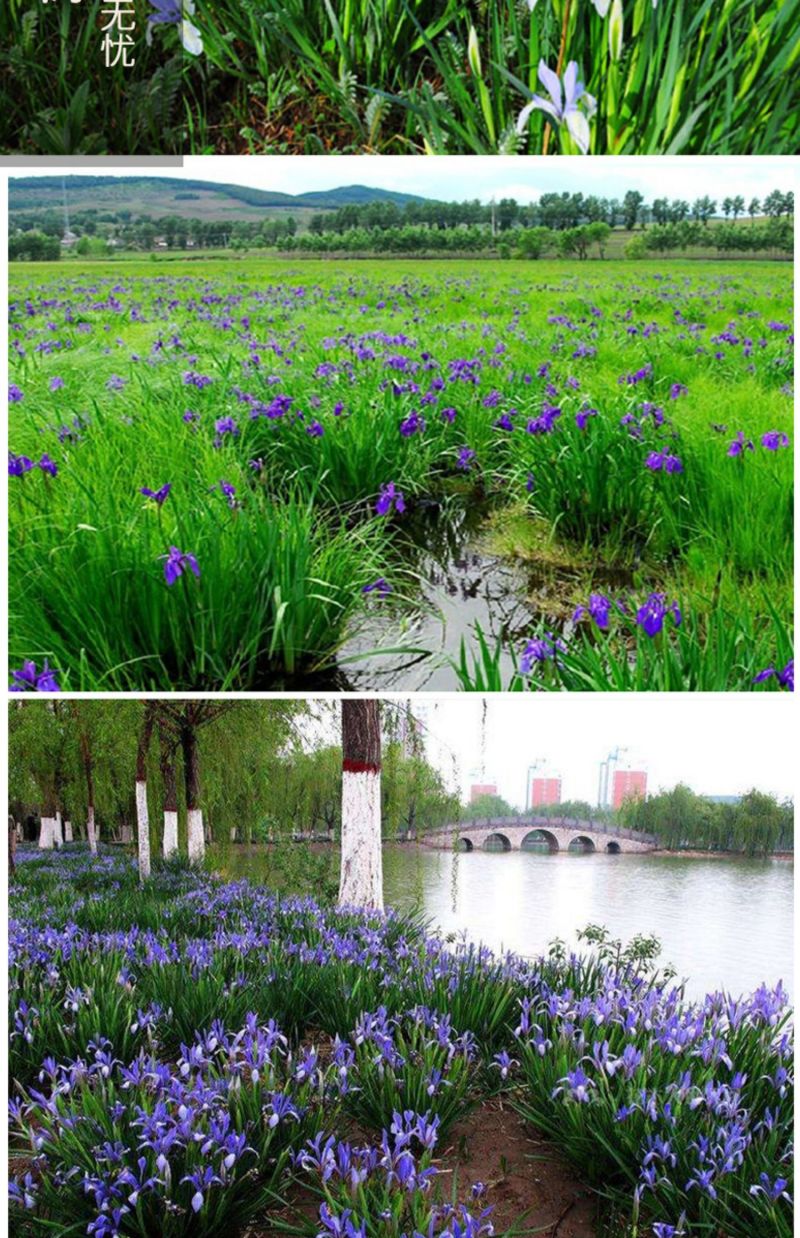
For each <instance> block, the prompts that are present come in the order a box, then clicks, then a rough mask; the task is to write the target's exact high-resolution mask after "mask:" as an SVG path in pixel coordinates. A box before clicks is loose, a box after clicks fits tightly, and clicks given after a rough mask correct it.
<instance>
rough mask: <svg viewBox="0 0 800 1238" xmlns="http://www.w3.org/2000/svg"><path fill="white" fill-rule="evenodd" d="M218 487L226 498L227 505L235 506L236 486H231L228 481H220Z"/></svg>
mask: <svg viewBox="0 0 800 1238" xmlns="http://www.w3.org/2000/svg"><path fill="white" fill-rule="evenodd" d="M219 488H220V490H221V491H222V493H223V494H224V495H225V498H226V499H227V500H228V507H235V506H236V487H235V486H232V485H231V483H230V482H229V481H221V482H220V483H219Z"/></svg>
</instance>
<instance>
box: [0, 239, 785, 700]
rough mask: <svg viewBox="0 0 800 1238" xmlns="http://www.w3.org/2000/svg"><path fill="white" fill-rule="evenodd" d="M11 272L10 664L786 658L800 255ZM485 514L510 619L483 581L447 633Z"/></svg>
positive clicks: (774, 664)
mask: <svg viewBox="0 0 800 1238" xmlns="http://www.w3.org/2000/svg"><path fill="white" fill-rule="evenodd" d="M10 303H11V304H10V344H11V360H10V380H11V383H12V386H11V389H10V406H9V416H10V448H11V456H10V461H9V472H10V474H11V476H10V478H9V490H10V502H9V521H10V533H9V554H10V584H11V588H10V612H11V617H10V656H11V669H12V671H13V670H15V669H17V670H18V669H20V668H22V667H23V665H24V664H25V663H26V662H28V661H33V662H35V663H36V665H37V668H38V667H41V665H42V663H43V662H44V660H45V659H46V660H47V663H48V666H49V667H50V668H52V669H54V670H55V671H56V672H57V681H58V685H59V687H61V688H70V689H83V690H95V689H98V690H99V689H114V690H120V689H130V690H140V689H154V690H162V691H169V690H172V689H256V690H260V689H263V690H270V689H276V688H282V687H292V688H294V687H305V686H312V685H316V686H325V685H329V686H336V687H340V686H346V684H347V683H348V682H351V681H352V682H357V683H358V686H366V687H370V686H373V687H374V686H377V685H378V684H379V683H380V682H381V680H380V679H379V678H378V676H379V673H380V668H385V667H386V666H393V665H396V666H402V664H403V660H404V659H408V660H413V662H414V665H416V666H419V665H420V664H421V665H423V666H436V667H437V668H438V670H437V674H438V676H439V678H438V681H437V682H438V683H439V684H441V683H442V682H447V683H448V684H449V686H451V687H457V686H459V685H460V686H461V687H463V688H466V689H470V688H473V689H474V688H486V689H511V690H521V689H548V690H558V689H564V688H567V689H577V690H594V689H608V688H611V689H648V688H661V689H687V688H688V689H705V690H715V691H721V690H749V689H751V688H752V689H755V690H759V691H763V690H779V689H780V688H781V687H789V686H791V684H792V683H793V664H792V662H791V659H792V647H791V630H790V629H791V617H792V533H793V529H792V448H791V442H792V439H791V409H792V398H791V383H792V333H791V329H790V325H791V320H792V273H791V268H790V267H789V266H788V265H785V264H779V263H771V262H743V261H738V262H736V263H732V264H729V263H726V262H720V261H697V260H696V261H691V262H683V261H672V262H664V263H657V262H651V261H643V262H636V263H632V262H621V261H606V262H600V261H597V262H593V263H577V262H568V261H561V262H536V263H531V262H527V263H526V262H517V261H509V262H505V263H501V264H497V265H495V264H490V263H476V262H472V263H469V262H466V261H463V260H462V261H451V262H447V261H439V260H431V261H425V262H415V261H407V260H396V261H389V260H384V261H381V260H368V261H351V262H347V261H337V262H335V263H334V262H327V263H326V262H325V261H315V260H310V259H309V260H303V261H288V260H278V259H271V260H267V259H261V258H258V257H254V256H248V257H247V258H246V259H244V260H237V261H233V260H231V259H229V258H228V259H226V258H219V259H203V260H191V261H189V260H187V261H181V260H174V261H170V262H169V263H165V264H162V263H159V262H156V261H152V260H150V261H144V260H143V261H133V260H131V261H126V262H124V263H114V262H106V263H103V262H95V263H92V262H86V263H81V262H79V261H73V262H70V264H69V266H68V267H67V266H66V265H65V264H57V263H54V264H26V265H25V266H24V268H23V267H21V266H17V267H15V268H13V269H12V276H11V289H10ZM165 488H166V489H165ZM145 490H146V491H150V494H149V495H148V494H145V493H142V491H145ZM465 525H468V526H469V528H470V537H471V538H472V539H473V541H472V542H471V543H470V545H469V546H468V547H467V551H469V553H472V550H473V549H474V548H475V547H477V549H476V550H475V554H476V555H478V556H479V557H480V556H483V559H482V560H481V561H482V562H483V561H484V560H485V561H486V562H487V563H489V564H491V565H492V570H494V569H496V568H497V565H498V564H501V565H503V566H504V567H508V568H509V569H510V571H511V573H512V574H513V577H514V584H513V585H511V584H506V585H505V586H504V589H505V590H506V593H507V594H508V593H509V592H513V595H514V596H513V602H514V610H515V621H514V623H513V624H512V623H510V622H509V621H508V619H507V612H508V608H507V606H506V605H505V603H506V602H508V600H509V598H508V596H504V597H502V598H500V599H498V598H497V597H496V596H491V597H490V596H488V594H487V596H486V597H484V599H483V601H484V605H483V608H482V609H481V610H480V611H479V612H477V611H471V610H470V606H471V604H472V600H473V598H474V591H473V593H472V594H470V593H469V591H467V590H465V591H464V593H463V606H462V607H461V608H460V611H459V614H461V615H462V616H465V618H463V619H462V620H460V621H459V623H458V624H457V625H456V626H457V627H458V631H457V634H456V637H457V638H454V637H453V620H452V613H453V612H452V610H451V612H450V618H449V619H447V618H443V617H442V613H441V612H442V607H441V604H440V603H441V599H442V598H444V597H446V595H447V594H448V593H450V594H452V593H453V592H454V591H457V589H458V588H460V587H461V585H460V583H457V584H456V585H453V587H452V588H450V582H451V580H457V581H458V582H461V581H462V577H460V576H459V575H458V573H459V571H460V570H461V567H460V565H461V563H462V560H463V559H464V555H465V553H467V552H466V551H465V549H464V543H463V538H462V540H461V541H459V538H460V537H462V533H463V529H464V527H465ZM504 579H505V578H504ZM443 581H444V583H442V582H443ZM481 587H482V586H480V585H479V584H478V585H475V589H476V590H478V591H480V589H481ZM598 599H599V600H598ZM581 607H582V608H584V610H583V612H581V611H580V610H579V608H581ZM576 612H577V613H576ZM473 614H474V615H475V616H476V617H475V619H474V621H473V620H472V618H471V616H472V615H473ZM520 616H521V618H520ZM437 623H438V625H439V630H441V629H445V628H447V626H448V624H449V627H450V635H449V637H448V635H447V633H446V632H445V634H444V636H441V631H440V639H439V640H438V642H437V641H434V640H432V639H431V636H432V633H434V632H435V631H436V630H437ZM762 672H771V673H769V674H767V675H766V676H765V677H762ZM37 673H38V672H37ZM371 676H373V677H372V678H370V677H371ZM354 677H355V678H354ZM754 681H756V682H754ZM17 682H19V681H17ZM404 682H405V684H406V686H408V685H409V684H414V683H416V682H417V681H414V680H412V679H410V678H409V679H406V680H404V679H403V673H402V670H396V672H395V679H394V680H393V683H395V684H397V685H398V686H399V685H400V684H402V683H404ZM26 683H27V681H26ZM23 686H26V685H25V684H23ZM28 686H31V685H28Z"/></svg>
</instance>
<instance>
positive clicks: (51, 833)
mask: <svg viewBox="0 0 800 1238" xmlns="http://www.w3.org/2000/svg"><path fill="white" fill-rule="evenodd" d="M55 837H56V821H55V817H42V818H41V820H40V822H39V850H40V851H49V850H51V849H52V848H53V846H54V845H55Z"/></svg>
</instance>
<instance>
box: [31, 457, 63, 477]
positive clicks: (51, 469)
mask: <svg viewBox="0 0 800 1238" xmlns="http://www.w3.org/2000/svg"><path fill="white" fill-rule="evenodd" d="M36 467H37V469H41V470H42V472H43V473H49V474H50V476H51V477H57V476H58V465H57V464H56V462H55V460H51V459H50V457H49V456H48V454H47V452H45V453H44V455H43V456H42V458H41V459H40V460H37V462H36Z"/></svg>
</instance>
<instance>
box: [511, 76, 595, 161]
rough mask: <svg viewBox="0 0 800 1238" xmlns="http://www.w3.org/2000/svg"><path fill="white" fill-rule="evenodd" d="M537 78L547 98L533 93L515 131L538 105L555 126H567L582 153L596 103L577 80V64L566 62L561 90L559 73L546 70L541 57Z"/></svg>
mask: <svg viewBox="0 0 800 1238" xmlns="http://www.w3.org/2000/svg"><path fill="white" fill-rule="evenodd" d="M539 81H540V82H541V83H542V85H543V86H544V88H545V90H546V91H547V93H548V95H549V96H550V98H549V99H545V98H543V97H542V96H541V95H533V97H532V98H531V100H530V102H529V103H526V105H525V107H524V108H523V109H522V111H521V112H520V114H519V117H518V119H517V133H519V134H522V133H524V132H525V127H526V126H527V124H528V120H529V119H530V115H531V112H533V111H534V109H535V108H538V109H539V110H540V111H542V112H546V113H547V115H548V116H550V117H552V119H553V120H554V121H555V122H556V124H557V125H559V126H560V125H566V127H567V130H568V131H569V134H570V137H572V139H573V140H574V141H575V143H576V144H577V146H578V148H579V149H580V152H581V154H583V155H585V154H586V152H587V151H588V149H589V141H590V138H591V133H590V130H589V119H590V118H591V117H592V116H593V115H594V113H595V110H596V107H597V105H596V103H595V100H594V98H593V97H592V95H590V94H588V93H587V91H586V87H585V86H584V85H583V82H579V81H578V66H577V63H576V62H575V61H574V60H571V61H570V62H569V64H568V65H567V67H566V70H565V72H564V87H563V90H562V87H561V81H560V79H559V76H558V74H557V73H554V72H553V70H552V69H549V68H548V67H547V65H546V64H545V62H544V61H543V60H540V61H539ZM581 103H583V109H581V107H580V106H579V104H581Z"/></svg>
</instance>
